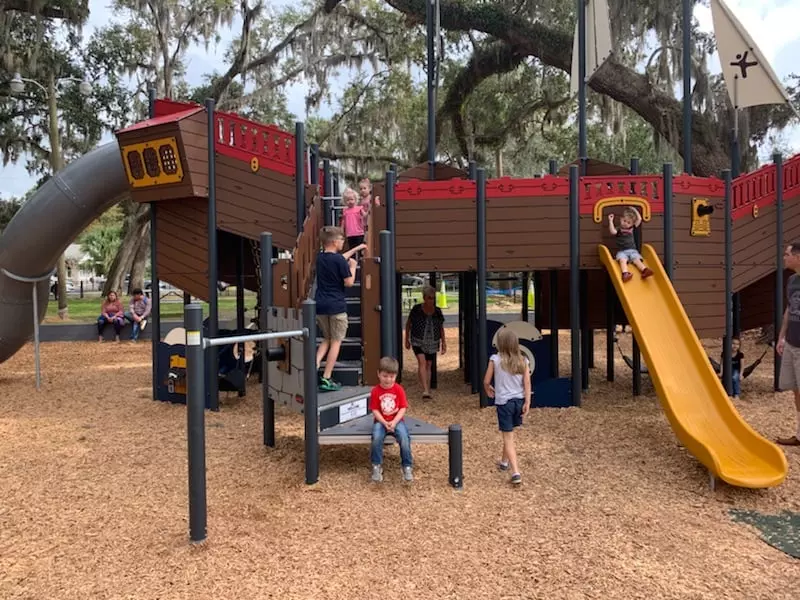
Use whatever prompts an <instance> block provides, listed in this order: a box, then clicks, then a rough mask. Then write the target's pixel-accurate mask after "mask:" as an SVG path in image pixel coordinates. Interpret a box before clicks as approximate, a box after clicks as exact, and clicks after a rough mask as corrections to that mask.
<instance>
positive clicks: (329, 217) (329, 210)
mask: <svg viewBox="0 0 800 600" xmlns="http://www.w3.org/2000/svg"><path fill="white" fill-rule="evenodd" d="M322 216H323V222H324V224H325V226H326V227H327V226H329V225H333V224H334V223H335V221H336V217H335V216H334V213H333V202H332V200H331V197H330V196H325V197H324V198H323V199H322Z"/></svg>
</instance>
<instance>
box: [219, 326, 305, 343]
mask: <svg viewBox="0 0 800 600" xmlns="http://www.w3.org/2000/svg"><path fill="white" fill-rule="evenodd" d="M307 335H308V331H307V330H306V329H294V330H291V331H273V332H270V333H254V334H252V335H231V336H228V337H218V338H203V348H211V347H213V346H227V345H229V344H238V343H239V342H263V341H264V340H277V339H280V338H287V337H301V336H302V337H306V336H307Z"/></svg>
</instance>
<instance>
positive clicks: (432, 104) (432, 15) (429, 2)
mask: <svg viewBox="0 0 800 600" xmlns="http://www.w3.org/2000/svg"><path fill="white" fill-rule="evenodd" d="M425 6H426V9H425V16H426V19H425V21H426V26H427V27H426V29H427V32H426V33H427V40H426V41H427V52H428V179H429V180H431V181H433V180H434V179H435V178H436V166H435V165H436V87H435V73H434V70H435V69H436V67H435V58H434V45H435V43H434V39H433V38H434V33H433V32H434V29H435V27H436V24H435V20H436V0H426V2H425Z"/></svg>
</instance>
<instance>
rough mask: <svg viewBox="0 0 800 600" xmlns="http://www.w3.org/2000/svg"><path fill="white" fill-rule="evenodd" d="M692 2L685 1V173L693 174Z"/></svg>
mask: <svg viewBox="0 0 800 600" xmlns="http://www.w3.org/2000/svg"><path fill="white" fill-rule="evenodd" d="M691 45H692V1H691V0H683V172H684V173H685V174H686V175H691V174H692V52H691Z"/></svg>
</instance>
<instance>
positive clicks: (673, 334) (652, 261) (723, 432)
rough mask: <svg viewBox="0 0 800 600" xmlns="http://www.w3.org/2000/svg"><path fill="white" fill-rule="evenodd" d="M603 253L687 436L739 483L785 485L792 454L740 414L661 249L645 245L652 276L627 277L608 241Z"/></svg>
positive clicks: (672, 414) (667, 403)
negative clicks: (680, 296) (672, 279)
mask: <svg viewBox="0 0 800 600" xmlns="http://www.w3.org/2000/svg"><path fill="white" fill-rule="evenodd" d="M598 251H599V254H600V260H601V262H602V263H603V264H604V265H605V266H606V269H607V270H608V273H609V275H610V276H611V280H612V281H613V282H614V287H615V288H616V290H617V294H618V295H619V298H620V302H621V303H622V306H623V307H624V309H625V314H626V315H628V321H629V322H630V324H631V326H632V327H633V331H634V334H635V335H636V341H637V342H638V343H639V348H640V349H641V352H642V355H643V356H644V359H645V361H647V367H648V371H649V373H650V377H651V378H652V380H653V384H654V386H655V388H656V392H657V394H658V397H659V399H660V400H661V406H662V407H663V408H664V412H665V413H666V415H667V419H668V420H669V422H670V425H671V426H672V429H673V430H674V431H675V434H676V435H677V436H678V439H679V440H680V442H681V443H682V444H683V445H684V446H685V447H686V448H687V449H688V450H689V451H690V452H691V453H692V454H693V455H694V456H695V457H696V458H697V460H699V461H700V462H701V463H702V464H703V465H704V466H705V467H706V468H707V469H708V470H709V472H710V473H711V474H713V475H714V476H715V477H718V478H719V479H721V480H722V481H725V482H727V483H729V484H731V485H736V486H740V487H746V488H766V487H772V486H776V485H779V484H781V483H782V482H783V480H784V479H785V478H786V473H787V470H788V465H787V462H786V456H785V455H784V454H783V452H782V451H781V450H780V448H778V447H777V446H776V445H775V444H773V443H772V442H770V441H769V440H767V439H765V438H764V437H762V436H761V435H759V434H758V433H757V432H756V431H754V430H753V429H752V428H751V427H750V426H749V425H748V424H747V423H746V422H745V421H744V419H742V417H741V416H740V415H739V413H738V412H736V408H735V407H734V405H733V403H732V402H731V400H730V399H729V398H728V395H727V394H726V393H725V388H724V387H723V386H722V383H721V382H720V380H719V378H718V377H717V375H716V373H715V372H714V370H713V368H712V367H711V364H710V362H709V360H708V356H707V354H706V351H705V350H704V349H703V346H702V344H701V343H700V339H699V338H698V337H697V333H696V332H695V330H694V328H693V327H692V324H691V322H690V321H689V318H688V317H687V315H686V311H685V310H684V308H683V305H682V304H681V302H680V300H679V299H678V295H677V294H676V293H675V288H673V287H672V283H671V282H670V280H669V279H668V278H667V275H666V272H665V271H664V266H663V265H662V264H661V261H660V260H659V258H658V255H657V254H656V252H655V250H654V249H653V247H652V246H650V245H649V244H645V245H644V247H643V251H642V255H643V257H644V261H645V264H647V266H649V267H650V268H651V269H652V270H653V273H654V275H653V276H652V277H650V278H648V279H645V280H643V279H642V278H641V277H639V276H638V275H634V277H633V279H631V280H630V281H628V282H627V283H623V282H622V277H621V273H620V268H619V263H617V261H616V260H614V258H613V257H612V256H611V253H610V252H609V251H608V248H606V247H605V246H603V245H600V246H598Z"/></svg>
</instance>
